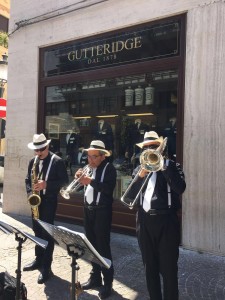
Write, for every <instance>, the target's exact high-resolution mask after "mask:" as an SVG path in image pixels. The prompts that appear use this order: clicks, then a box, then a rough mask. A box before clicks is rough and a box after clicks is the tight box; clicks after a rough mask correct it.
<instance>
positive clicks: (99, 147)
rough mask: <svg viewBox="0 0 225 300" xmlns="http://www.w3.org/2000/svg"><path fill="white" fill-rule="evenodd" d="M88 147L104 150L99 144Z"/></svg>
mask: <svg viewBox="0 0 225 300" xmlns="http://www.w3.org/2000/svg"><path fill="white" fill-rule="evenodd" d="M90 148H94V149H102V150H105V148H104V147H101V146H95V145H91V146H90Z"/></svg>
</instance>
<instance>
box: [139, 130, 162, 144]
mask: <svg viewBox="0 0 225 300" xmlns="http://www.w3.org/2000/svg"><path fill="white" fill-rule="evenodd" d="M162 142H163V137H162V136H160V137H159V136H158V134H157V133H156V132H155V131H149V132H145V135H144V140H143V142H142V143H138V144H136V145H137V146H138V147H140V148H143V147H144V146H146V145H151V144H160V145H161V144H162Z"/></svg>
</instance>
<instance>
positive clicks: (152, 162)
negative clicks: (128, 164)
mask: <svg viewBox="0 0 225 300" xmlns="http://www.w3.org/2000/svg"><path fill="white" fill-rule="evenodd" d="M166 143H167V138H165V139H164V140H163V142H162V144H161V145H160V146H159V147H158V148H157V149H156V150H153V149H146V150H144V151H143V152H142V153H141V155H140V158H139V160H140V168H139V170H138V172H137V174H136V175H135V177H134V178H133V179H132V180H131V182H130V184H129V186H128V187H127V189H126V191H125V192H124V194H123V196H122V197H121V199H120V200H121V202H122V203H123V204H124V205H126V206H128V207H129V208H130V209H133V208H134V205H135V204H136V202H137V201H138V199H139V196H140V194H141V192H142V190H143V188H144V186H145V184H146V182H147V181H148V179H149V177H150V175H151V172H157V171H160V170H162V169H163V165H164V156H163V152H164V149H165V147H166ZM142 169H145V170H146V171H148V172H149V173H148V175H147V176H146V178H145V180H144V182H143V183H142V185H141V187H140V189H139V191H138V193H137V195H136V197H135V198H134V199H132V197H129V193H130V190H131V188H132V186H133V184H134V183H135V181H136V180H137V178H138V176H139V174H140V172H141V170H142Z"/></svg>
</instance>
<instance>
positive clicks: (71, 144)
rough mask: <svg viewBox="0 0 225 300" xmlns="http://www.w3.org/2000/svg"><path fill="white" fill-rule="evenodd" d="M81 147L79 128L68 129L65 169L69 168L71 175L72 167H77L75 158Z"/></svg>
mask: <svg viewBox="0 0 225 300" xmlns="http://www.w3.org/2000/svg"><path fill="white" fill-rule="evenodd" d="M80 145H81V136H80V130H79V128H73V129H69V130H68V131H67V135H66V155H67V167H69V169H70V172H71V175H72V169H71V167H72V165H77V164H78V162H77V156H78V151H79V147H80Z"/></svg>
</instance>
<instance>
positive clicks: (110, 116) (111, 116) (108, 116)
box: [96, 115, 118, 118]
mask: <svg viewBox="0 0 225 300" xmlns="http://www.w3.org/2000/svg"><path fill="white" fill-rule="evenodd" d="M114 117H118V115H106V116H96V118H114Z"/></svg>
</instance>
